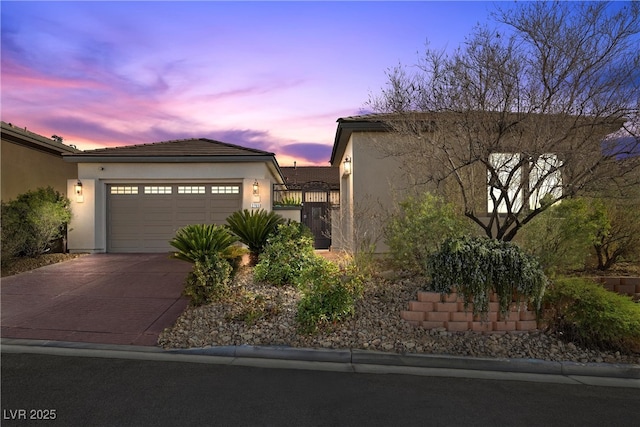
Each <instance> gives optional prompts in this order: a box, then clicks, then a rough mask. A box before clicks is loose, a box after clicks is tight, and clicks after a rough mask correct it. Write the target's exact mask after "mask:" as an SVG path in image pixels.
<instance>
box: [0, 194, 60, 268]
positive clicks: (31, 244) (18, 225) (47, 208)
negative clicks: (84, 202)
mask: <svg viewBox="0 0 640 427" xmlns="http://www.w3.org/2000/svg"><path fill="white" fill-rule="evenodd" d="M69 221H71V208H70V202H69V199H67V198H66V197H64V196H63V195H62V194H60V193H59V192H58V191H55V190H54V189H53V188H51V187H47V188H38V189H37V190H33V191H29V192H27V193H24V194H21V195H19V196H18V197H17V198H16V200H12V201H10V202H8V203H4V202H3V203H2V252H3V254H2V257H3V261H6V260H7V259H8V258H12V257H15V256H21V255H24V256H28V257H35V256H37V255H40V254H42V253H44V252H46V251H47V250H49V249H50V244H51V243H52V242H53V241H54V240H56V239H59V238H61V237H63V236H64V235H65V233H66V228H67V225H68V224H69Z"/></svg>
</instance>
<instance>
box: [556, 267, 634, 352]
mask: <svg viewBox="0 0 640 427" xmlns="http://www.w3.org/2000/svg"><path fill="white" fill-rule="evenodd" d="M544 305H545V307H547V308H548V315H547V316H546V317H547V319H546V320H547V321H548V324H549V328H550V329H551V330H553V331H555V332H558V333H561V336H562V337H564V339H566V340H569V341H575V342H577V343H579V344H582V345H584V346H587V347H595V348H602V349H606V350H616V351H625V352H638V353H640V304H639V303H635V302H633V301H632V300H631V297H627V296H623V295H619V294H617V293H615V292H610V291H608V290H606V289H604V288H603V287H602V285H599V284H597V283H595V282H593V281H592V280H589V279H584V278H578V277H572V278H558V279H555V280H554V281H553V283H552V284H551V285H550V286H549V289H548V291H547V293H546V294H545V296H544Z"/></svg>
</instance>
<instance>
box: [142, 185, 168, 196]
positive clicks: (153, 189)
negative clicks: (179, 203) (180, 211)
mask: <svg viewBox="0 0 640 427" xmlns="http://www.w3.org/2000/svg"><path fill="white" fill-rule="evenodd" d="M172 193H173V187H171V186H170V185H145V186H144V194H159V195H161V194H172Z"/></svg>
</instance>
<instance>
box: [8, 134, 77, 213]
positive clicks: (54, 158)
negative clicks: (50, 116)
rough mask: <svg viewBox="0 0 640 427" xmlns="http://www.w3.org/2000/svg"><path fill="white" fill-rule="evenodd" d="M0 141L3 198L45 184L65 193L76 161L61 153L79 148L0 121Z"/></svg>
mask: <svg viewBox="0 0 640 427" xmlns="http://www.w3.org/2000/svg"><path fill="white" fill-rule="evenodd" d="M0 144H1V148H0V158H1V163H2V164H1V170H2V190H1V191H2V193H1V194H2V201H5V202H7V201H9V200H12V199H15V198H16V197H17V196H18V195H20V194H23V193H26V192H27V191H30V190H35V189H37V188H40V187H48V186H50V187H52V188H53V189H54V190H56V191H58V192H60V193H61V194H63V195H65V196H66V195H67V181H68V180H70V179H75V178H77V176H78V168H77V167H76V165H74V164H70V163H67V162H65V161H64V160H63V158H62V156H63V155H64V154H75V153H79V152H80V150H78V149H76V148H74V147H71V146H69V145H65V144H63V143H62V142H60V141H58V140H55V139H52V138H46V137H44V136H42V135H38V134H36V133H33V132H30V131H28V130H27V129H26V128H20V127H17V126H14V125H13V124H11V123H5V122H2V138H1V142H0Z"/></svg>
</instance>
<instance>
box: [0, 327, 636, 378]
mask: <svg viewBox="0 0 640 427" xmlns="http://www.w3.org/2000/svg"><path fill="white" fill-rule="evenodd" d="M0 345H1V349H2V351H3V352H12V353H23V352H24V353H27V352H33V353H38V352H41V353H47V354H62V355H74V354H75V355H77V356H86V357H92V356H93V357H118V358H131V359H145V358H146V359H148V360H179V361H184V362H189V361H192V362H197V363H217V364H232V365H243V366H258V367H275V368H293V369H321V370H337V371H341V372H367V373H401V374H409V375H429V376H453V377H468V378H486V379H490V378H493V379H513V380H521V381H550V382H563V383H576V384H578V383H579V384H591V385H604V386H615V387H633V388H640V365H619V364H604V363H574V362H548V361H544V360H537V359H490V358H473V357H458V356H446V355H430V354H396V353H384V352H376V351H366V350H357V349H354V350H349V349H344V350H333V349H311V348H294V347H274V346H222V347H205V348H193V349H175V350H163V349H161V348H159V347H146V346H144V347H143V346H129V345H109V344H89V343H78V342H65V341H45V340H22V339H11V338H2V339H1V340H0ZM47 350H49V352H48V351H47Z"/></svg>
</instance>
